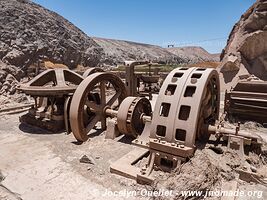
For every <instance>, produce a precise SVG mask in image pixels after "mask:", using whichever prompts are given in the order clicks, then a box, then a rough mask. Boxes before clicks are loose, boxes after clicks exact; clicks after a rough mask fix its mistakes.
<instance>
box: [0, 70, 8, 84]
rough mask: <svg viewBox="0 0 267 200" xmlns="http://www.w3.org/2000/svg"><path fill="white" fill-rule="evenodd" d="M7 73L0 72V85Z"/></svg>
mask: <svg viewBox="0 0 267 200" xmlns="http://www.w3.org/2000/svg"><path fill="white" fill-rule="evenodd" d="M6 75H7V72H6V71H4V70H0V83H3V82H4V80H5V78H6Z"/></svg>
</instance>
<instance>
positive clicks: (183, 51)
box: [166, 46, 220, 63]
mask: <svg viewBox="0 0 267 200" xmlns="http://www.w3.org/2000/svg"><path fill="white" fill-rule="evenodd" d="M166 50H167V51H169V52H170V53H172V54H175V55H176V56H178V57H180V58H182V59H183V60H185V62H187V63H197V62H206V61H211V62H218V61H219V60H220V58H219V56H220V54H210V53H209V52H207V51H206V50H205V49H203V48H202V47H197V46H187V47H172V48H166Z"/></svg>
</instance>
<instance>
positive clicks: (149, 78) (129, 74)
mask: <svg viewBox="0 0 267 200" xmlns="http://www.w3.org/2000/svg"><path fill="white" fill-rule="evenodd" d="M124 64H125V72H126V77H125V79H126V80H125V82H126V89H127V92H128V94H129V95H130V96H149V99H150V100H151V99H152V84H154V85H155V84H158V83H159V79H160V76H159V74H158V72H159V68H156V70H155V71H154V73H153V74H152V72H151V66H152V63H151V62H149V61H125V63H124ZM138 65H143V66H146V67H148V72H147V73H146V74H138V73H136V72H135V67H136V66H138ZM141 84H143V85H142V86H143V87H144V88H145V89H146V90H147V91H148V92H145V91H141V90H140V86H141ZM143 90H144V89H143Z"/></svg>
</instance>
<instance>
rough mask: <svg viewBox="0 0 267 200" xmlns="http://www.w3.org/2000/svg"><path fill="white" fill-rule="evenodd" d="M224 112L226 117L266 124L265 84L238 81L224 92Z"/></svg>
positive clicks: (266, 85)
mask: <svg viewBox="0 0 267 200" xmlns="http://www.w3.org/2000/svg"><path fill="white" fill-rule="evenodd" d="M224 110H225V112H226V113H227V116H228V117H233V118H235V119H238V120H240V119H241V120H250V121H257V122H260V123H267V118H266V116H267V82H266V81H259V80H250V81H240V82H238V83H237V85H236V86H235V87H234V88H233V89H231V90H230V91H229V92H228V91H226V92H225V106H224Z"/></svg>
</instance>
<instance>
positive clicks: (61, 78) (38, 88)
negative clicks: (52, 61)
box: [17, 69, 83, 97]
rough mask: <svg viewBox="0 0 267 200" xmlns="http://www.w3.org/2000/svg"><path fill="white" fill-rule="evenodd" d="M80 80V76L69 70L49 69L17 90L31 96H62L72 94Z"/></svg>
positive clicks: (81, 78)
mask: <svg viewBox="0 0 267 200" xmlns="http://www.w3.org/2000/svg"><path fill="white" fill-rule="evenodd" d="M82 80H83V77H82V76H80V75H79V74H77V73H75V72H73V71H71V70H68V69H49V70H46V71H44V72H42V73H41V74H39V75H38V76H36V77H35V78H33V79H32V80H31V81H29V82H28V83H25V84H21V85H19V86H18V88H17V89H18V90H19V91H22V92H24V93H25V94H28V95H32V96H44V97H47V96H63V95H65V94H68V93H73V92H74V91H75V90H76V88H77V85H79V84H80V83H81V82H82Z"/></svg>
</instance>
